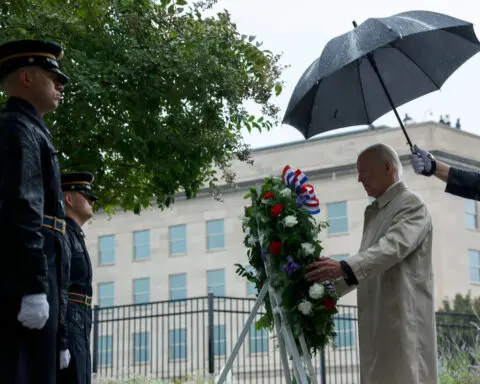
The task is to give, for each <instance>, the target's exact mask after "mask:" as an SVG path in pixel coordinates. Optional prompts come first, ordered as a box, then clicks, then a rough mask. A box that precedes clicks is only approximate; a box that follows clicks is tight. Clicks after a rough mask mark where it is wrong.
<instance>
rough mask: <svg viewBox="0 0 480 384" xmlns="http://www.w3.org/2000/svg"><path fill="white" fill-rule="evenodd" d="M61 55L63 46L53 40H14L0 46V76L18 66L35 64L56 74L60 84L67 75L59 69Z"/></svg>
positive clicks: (66, 78)
mask: <svg viewBox="0 0 480 384" xmlns="http://www.w3.org/2000/svg"><path fill="white" fill-rule="evenodd" d="M62 57H63V48H62V46H61V45H60V44H58V43H56V42H54V41H45V40H16V41H10V42H8V43H5V44H3V45H1V46H0V78H4V77H5V76H6V75H8V74H9V73H11V72H13V71H15V70H16V69H18V68H22V67H27V66H32V65H33V66H37V67H40V68H43V69H45V70H47V71H49V72H53V73H55V74H57V76H58V79H59V81H60V82H61V83H62V84H66V83H67V82H68V76H67V75H65V74H64V73H63V72H62V71H60V67H59V65H58V61H59V60H60V59H61V58H62Z"/></svg>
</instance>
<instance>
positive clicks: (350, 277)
mask: <svg viewBox="0 0 480 384" xmlns="http://www.w3.org/2000/svg"><path fill="white" fill-rule="evenodd" d="M340 264H341V265H342V269H343V273H344V276H345V282H346V283H347V285H349V286H350V285H358V279H357V276H355V273H353V270H352V268H350V265H348V263H347V262H346V261H345V260H342V261H340Z"/></svg>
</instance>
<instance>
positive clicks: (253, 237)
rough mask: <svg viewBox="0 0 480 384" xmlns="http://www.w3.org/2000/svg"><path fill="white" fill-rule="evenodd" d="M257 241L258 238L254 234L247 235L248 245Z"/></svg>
mask: <svg viewBox="0 0 480 384" xmlns="http://www.w3.org/2000/svg"><path fill="white" fill-rule="evenodd" d="M257 242H258V239H257V238H256V237H255V236H248V238H247V243H248V244H249V245H255V244H257Z"/></svg>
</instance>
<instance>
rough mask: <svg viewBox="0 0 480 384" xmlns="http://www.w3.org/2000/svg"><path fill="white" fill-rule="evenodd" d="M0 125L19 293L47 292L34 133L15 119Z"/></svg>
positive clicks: (3, 184)
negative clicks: (18, 271) (19, 271)
mask: <svg viewBox="0 0 480 384" xmlns="http://www.w3.org/2000/svg"><path fill="white" fill-rule="evenodd" d="M1 125H2V126H1V127H0V130H1V134H0V158H1V160H0V161H1V173H2V174H1V186H0V189H1V195H2V196H1V198H2V200H3V211H4V220H5V223H6V224H5V225H6V227H8V232H9V236H11V238H10V244H11V248H10V249H12V251H13V252H15V255H12V257H16V258H17V260H18V263H17V265H18V266H20V267H21V268H22V272H21V273H20V274H19V276H20V281H18V282H17V283H18V286H19V291H20V292H21V294H22V295H28V294H35V293H47V292H48V283H47V259H46V255H45V253H44V251H43V235H42V220H43V205H44V196H43V177H42V163H41V153H40V146H39V143H38V141H37V137H36V135H35V133H34V132H33V131H32V130H30V129H29V128H28V127H26V126H25V125H24V124H22V123H21V122H19V121H18V120H10V121H3V122H2V124H1Z"/></svg>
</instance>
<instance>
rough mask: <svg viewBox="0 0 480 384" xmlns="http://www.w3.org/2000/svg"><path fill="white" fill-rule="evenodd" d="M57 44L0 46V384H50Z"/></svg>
mask: <svg viewBox="0 0 480 384" xmlns="http://www.w3.org/2000/svg"><path fill="white" fill-rule="evenodd" d="M62 52H63V50H62V47H61V46H60V45H59V44H57V43H55V42H48V41H39V40H20V41H12V42H8V43H5V44H3V45H1V46H0V82H1V85H2V86H3V90H4V91H5V93H6V95H7V96H8V100H7V102H6V105H5V106H4V108H3V109H2V110H1V111H0V180H1V182H0V239H1V243H2V244H3V247H4V251H3V255H2V263H3V264H2V265H3V268H4V273H3V277H2V279H1V280H0V297H1V302H2V315H1V316H0V328H1V329H2V330H3V336H2V348H0V375H1V379H0V381H1V382H2V383H5V384H11V383H18V382H22V383H23V382H26V383H30V384H52V383H55V380H56V379H55V376H56V367H57V361H58V351H57V329H58V323H59V305H60V303H59V290H60V286H61V284H62V279H63V278H64V276H63V274H62V265H61V260H62V255H65V253H64V252H65V244H64V232H65V220H64V219H65V213H64V207H63V193H62V190H61V185H60V171H59V164H58V160H57V155H56V151H55V148H54V147H53V144H52V136H51V134H50V131H49V130H48V128H47V126H46V125H45V122H44V120H43V116H44V115H45V114H46V113H48V112H51V111H53V110H55V109H56V108H57V107H58V104H59V102H60V100H61V95H62V92H63V88H64V85H65V83H66V82H67V81H68V77H67V76H66V75H65V74H63V72H61V71H60V69H59V66H58V60H60V59H61V57H62V55H63V54H62Z"/></svg>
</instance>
